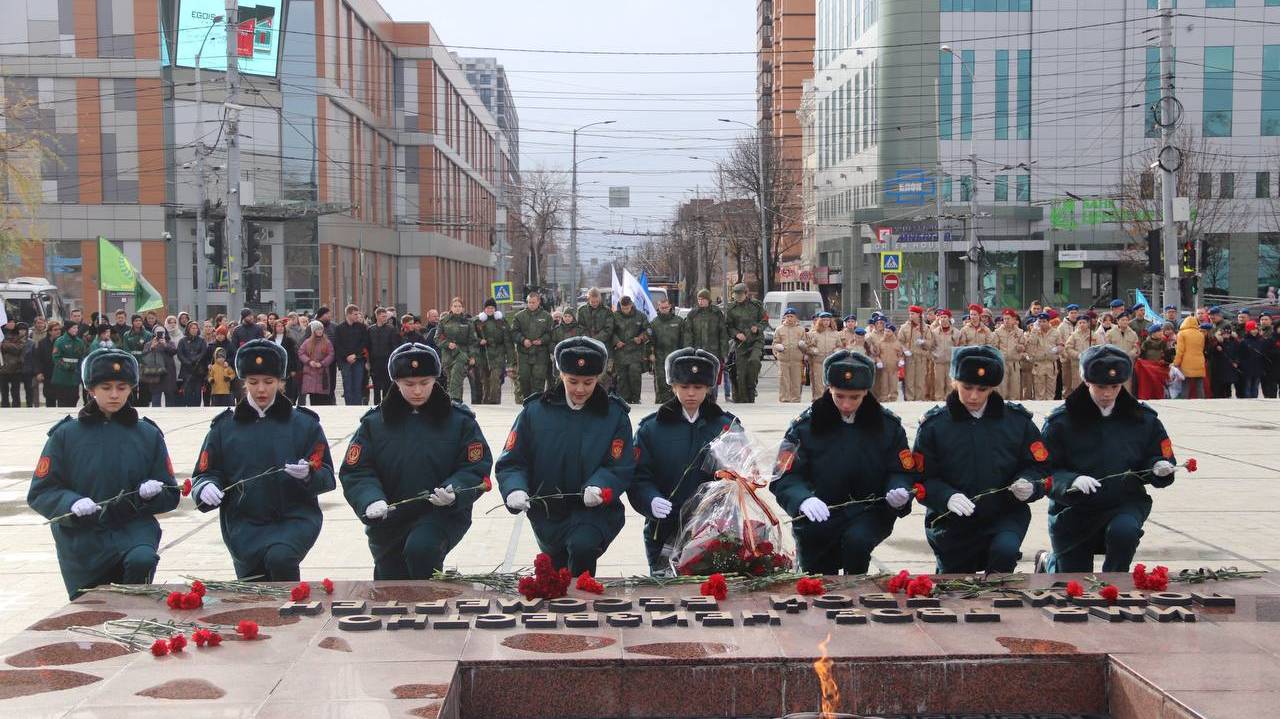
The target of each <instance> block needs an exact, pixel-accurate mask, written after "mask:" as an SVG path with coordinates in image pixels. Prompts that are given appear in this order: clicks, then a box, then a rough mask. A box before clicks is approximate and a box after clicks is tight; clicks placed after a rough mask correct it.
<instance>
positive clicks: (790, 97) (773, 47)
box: [756, 0, 814, 287]
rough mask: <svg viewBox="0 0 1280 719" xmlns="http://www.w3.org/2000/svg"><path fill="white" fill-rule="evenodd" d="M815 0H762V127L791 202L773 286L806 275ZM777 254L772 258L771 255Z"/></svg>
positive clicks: (783, 207) (781, 210) (784, 214)
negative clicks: (806, 120)
mask: <svg viewBox="0 0 1280 719" xmlns="http://www.w3.org/2000/svg"><path fill="white" fill-rule="evenodd" d="M813 8H814V0H758V3H757V5H756V17H757V20H758V25H759V29H758V33H757V34H758V50H757V52H758V57H757V63H758V67H757V70H758V71H759V73H758V84H757V94H758V102H757V105H758V110H759V116H758V118H757V126H758V127H759V130H760V131H761V132H763V133H764V134H765V135H766V136H767V137H768V138H769V142H770V143H772V145H773V147H774V148H776V150H775V151H776V155H777V161H778V166H779V171H778V172H777V173H772V174H774V175H776V177H777V178H778V179H780V181H781V182H782V183H785V184H786V185H787V186H786V187H779V188H775V189H774V191H775V192H776V193H777V195H776V196H777V197H779V198H786V199H785V200H784V201H782V202H781V203H780V206H779V207H778V215H779V216H778V217H775V218H774V219H773V221H772V223H771V224H772V225H773V236H772V237H771V238H770V243H771V245H770V246H771V247H772V248H776V249H777V250H778V251H779V252H780V257H779V259H780V260H781V267H779V268H777V274H778V276H777V277H774V278H772V279H771V280H770V283H769V284H770V287H774V286H779V285H778V283H779V282H781V283H782V284H781V285H780V286H784V287H790V286H794V285H796V284H798V280H799V277H800V274H801V267H800V265H801V262H800V257H801V254H802V244H803V234H804V223H803V220H802V218H801V214H802V213H803V205H802V200H801V196H802V187H801V182H802V177H803V158H802V157H801V155H802V150H803V148H802V143H803V140H804V134H803V133H802V132H801V130H800V123H799V121H798V120H797V119H796V111H797V110H798V109H799V108H800V101H801V98H802V95H803V91H804V90H803V84H804V82H805V81H806V80H808V79H810V78H812V77H813V62H812V52H813V43H814V15H813ZM771 254H772V253H771Z"/></svg>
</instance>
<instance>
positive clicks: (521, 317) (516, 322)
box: [511, 307, 554, 361]
mask: <svg viewBox="0 0 1280 719" xmlns="http://www.w3.org/2000/svg"><path fill="white" fill-rule="evenodd" d="M552 325H553V322H552V320H551V313H550V312H547V311H546V310H544V309H543V308H541V307H539V308H538V309H537V310H530V309H528V308H525V309H523V310H520V311H519V312H517V313H516V316H515V318H514V319H512V320H511V340H512V344H514V345H515V346H516V352H519V353H520V354H521V355H524V356H525V357H527V358H528V359H527V360H525V361H532V359H533V358H534V357H538V358H541V359H542V360H543V361H545V360H546V358H547V356H548V353H550V352H551V349H552V345H551V331H552V329H554V328H553V327H552ZM525 340H529V341H530V342H532V341H534V340H542V345H541V346H536V345H535V346H532V347H525V346H524V341H525Z"/></svg>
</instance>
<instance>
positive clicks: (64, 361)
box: [53, 323, 89, 407]
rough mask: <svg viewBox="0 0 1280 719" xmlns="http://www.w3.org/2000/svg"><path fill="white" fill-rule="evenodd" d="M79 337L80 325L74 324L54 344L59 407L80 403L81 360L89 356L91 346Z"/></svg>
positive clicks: (55, 389) (56, 392)
mask: <svg viewBox="0 0 1280 719" xmlns="http://www.w3.org/2000/svg"><path fill="white" fill-rule="evenodd" d="M79 335H80V325H77V324H75V323H72V324H69V325H67V332H66V334H64V335H62V336H61V337H59V338H58V339H57V341H55V342H54V343H53V387H54V393H55V394H56V395H57V400H58V406H59V407H74V406H76V403H77V402H79V401H80V397H79V390H80V360H81V359H83V358H84V356H85V355H87V354H89V346H88V345H87V344H85V342H84V340H82V339H80V336H79Z"/></svg>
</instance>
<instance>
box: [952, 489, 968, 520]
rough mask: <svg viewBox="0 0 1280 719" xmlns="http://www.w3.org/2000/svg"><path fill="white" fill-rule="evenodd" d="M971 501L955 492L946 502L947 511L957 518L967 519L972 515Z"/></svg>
mask: <svg viewBox="0 0 1280 719" xmlns="http://www.w3.org/2000/svg"><path fill="white" fill-rule="evenodd" d="M973 508H974V504H973V500H972V499H969V498H968V497H966V496H964V495H963V494H960V493H959V492H956V493H955V494H953V495H951V499H948V500H947V509H948V510H950V512H951V513H952V514H954V515H956V516H958V517H969V516H972V515H973Z"/></svg>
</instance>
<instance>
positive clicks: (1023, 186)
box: [1018, 175, 1031, 202]
mask: <svg viewBox="0 0 1280 719" xmlns="http://www.w3.org/2000/svg"><path fill="white" fill-rule="evenodd" d="M1018 202H1031V175H1018Z"/></svg>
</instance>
